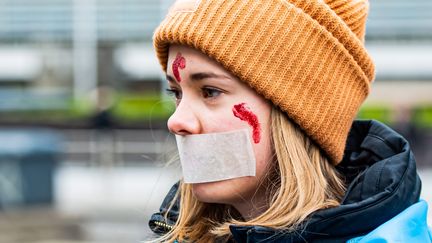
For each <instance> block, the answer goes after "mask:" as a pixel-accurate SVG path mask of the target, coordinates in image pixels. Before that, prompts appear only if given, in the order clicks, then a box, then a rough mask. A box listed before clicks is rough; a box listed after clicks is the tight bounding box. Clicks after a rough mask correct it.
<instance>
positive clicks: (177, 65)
mask: <svg viewBox="0 0 432 243" xmlns="http://www.w3.org/2000/svg"><path fill="white" fill-rule="evenodd" d="M185 67H186V59H185V58H184V57H183V56H182V54H181V53H180V52H179V53H177V56H176V58H175V60H174V62H173V64H172V71H173V73H174V77H175V78H176V79H177V81H178V82H179V83H180V82H181V77H180V72H179V69H185Z"/></svg>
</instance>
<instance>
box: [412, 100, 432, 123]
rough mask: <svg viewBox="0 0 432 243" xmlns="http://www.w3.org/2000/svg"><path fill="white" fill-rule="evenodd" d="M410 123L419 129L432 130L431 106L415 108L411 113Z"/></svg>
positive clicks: (425, 105)
mask: <svg viewBox="0 0 432 243" xmlns="http://www.w3.org/2000/svg"><path fill="white" fill-rule="evenodd" d="M412 122H413V123H414V125H415V126H417V127H419V128H426V129H432V105H431V104H424V105H421V106H417V107H415V108H414V109H413V112H412Z"/></svg>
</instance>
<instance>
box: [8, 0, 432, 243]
mask: <svg viewBox="0 0 432 243" xmlns="http://www.w3.org/2000/svg"><path fill="white" fill-rule="evenodd" d="M171 2H172V0H122V1H120V0H0V243H3V242H5V243H14V242H77V243H78V242H92V243H97V242H139V241H142V240H145V239H148V238H149V235H150V233H149V230H148V226H147V221H148V218H149V216H150V214H151V213H152V212H155V211H156V210H157V208H158V206H159V204H160V202H161V200H162V198H163V197H164V195H165V193H166V192H167V191H168V189H169V187H170V186H171V184H172V183H174V182H175V181H176V180H177V179H178V178H179V176H180V173H179V168H178V166H175V165H172V166H166V165H165V164H166V161H167V160H168V159H169V157H170V155H171V154H173V153H175V149H176V147H175V143H174V141H173V138H172V137H171V136H170V135H169V134H168V133H167V130H166V119H167V117H168V116H169V114H170V113H171V112H172V111H173V104H172V102H171V101H170V99H169V98H167V97H166V96H165V95H164V92H163V90H164V86H165V84H164V79H163V75H162V73H161V72H160V68H159V65H158V63H157V60H156V58H155V56H154V53H153V49H152V44H151V37H152V33H153V30H154V29H155V27H156V26H157V25H158V23H159V21H160V20H161V19H162V17H163V16H164V15H165V13H166V12H167V9H168V7H169V5H170V4H171ZM370 3H371V11H370V15H369V16H370V17H369V21H368V26H367V39H366V42H367V48H368V49H369V50H370V53H371V55H372V56H373V58H374V60H375V62H376V65H377V77H376V82H375V83H374V84H373V89H372V93H371V95H370V96H369V97H368V99H367V101H366V102H365V104H364V105H363V106H362V108H361V111H360V112H359V114H358V117H359V118H361V119H371V118H372V119H377V120H380V121H382V122H384V123H386V124H388V125H390V126H392V127H393V128H394V129H395V130H397V131H398V132H400V133H402V134H403V135H404V136H406V138H407V139H408V140H409V142H410V143H411V145H412V147H413V150H414V154H415V156H416V159H417V162H418V167H419V170H420V175H421V177H422V179H423V192H422V197H423V198H425V199H426V200H427V201H429V202H432V189H431V185H432V167H431V165H432V148H431V146H432V1H431V0H411V1H403V0H379V1H371V2H370Z"/></svg>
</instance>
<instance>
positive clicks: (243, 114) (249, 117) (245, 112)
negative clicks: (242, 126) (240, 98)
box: [232, 103, 261, 143]
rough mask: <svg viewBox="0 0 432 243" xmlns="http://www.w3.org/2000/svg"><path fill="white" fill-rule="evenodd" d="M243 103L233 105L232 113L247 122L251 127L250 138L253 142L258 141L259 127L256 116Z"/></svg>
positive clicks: (259, 137)
mask: <svg viewBox="0 0 432 243" xmlns="http://www.w3.org/2000/svg"><path fill="white" fill-rule="evenodd" d="M245 105H246V104H245V103H240V104H237V105H234V107H233V109H232V111H233V114H234V116H235V117H237V118H239V119H240V120H242V121H245V122H247V123H248V124H249V125H250V126H251V127H252V128H253V132H252V138H253V140H254V142H255V143H259V141H260V140H261V127H260V123H259V121H258V117H257V116H256V115H255V114H254V113H253V112H252V111H251V110H249V108H247V107H246V106H245Z"/></svg>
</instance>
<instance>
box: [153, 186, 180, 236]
mask: <svg viewBox="0 0 432 243" xmlns="http://www.w3.org/2000/svg"><path fill="white" fill-rule="evenodd" d="M179 184H180V182H177V183H176V184H174V185H173V186H172V187H171V189H170V190H169V192H168V194H167V195H166V197H165V199H164V200H163V202H162V205H161V206H160V208H159V212H158V213H155V214H153V215H152V216H151V218H150V221H149V227H150V229H151V230H152V231H153V232H155V233H156V234H158V235H162V234H165V233H168V229H166V228H163V227H160V226H158V225H156V222H164V223H166V224H169V225H174V224H175V222H176V221H177V218H178V214H179V204H180V202H179V200H176V201H175V202H174V204H173V206H172V207H171V209H169V207H170V205H171V202H172V200H173V198H174V197H175V195H176V193H177V190H178V187H179ZM165 214H167V215H166V216H167V219H165Z"/></svg>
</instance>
